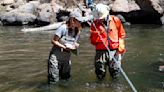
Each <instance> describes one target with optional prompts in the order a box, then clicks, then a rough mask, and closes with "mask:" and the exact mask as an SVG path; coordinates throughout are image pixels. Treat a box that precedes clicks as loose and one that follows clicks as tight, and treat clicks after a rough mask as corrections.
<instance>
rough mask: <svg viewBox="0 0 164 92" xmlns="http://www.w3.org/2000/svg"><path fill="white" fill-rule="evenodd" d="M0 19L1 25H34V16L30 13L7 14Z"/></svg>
mask: <svg viewBox="0 0 164 92" xmlns="http://www.w3.org/2000/svg"><path fill="white" fill-rule="evenodd" d="M0 19H1V22H2V24H3V25H25V24H31V23H34V22H35V20H36V16H35V15H33V14H30V13H19V12H17V13H16V12H7V13H5V14H3V15H1V16H0Z"/></svg>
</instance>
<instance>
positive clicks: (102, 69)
mask: <svg viewBox="0 0 164 92" xmlns="http://www.w3.org/2000/svg"><path fill="white" fill-rule="evenodd" d="M111 52H112V53H113V56H114V57H115V58H116V59H118V56H117V55H116V54H115V53H116V50H113V51H111ZM111 56H112V55H110V54H109V52H108V51H107V50H96V55H95V73H96V76H97V78H98V79H99V80H102V79H104V77H105V75H106V68H107V67H108V70H109V73H110V76H111V77H112V78H113V79H115V78H116V77H117V76H118V73H119V66H118V64H119V65H121V62H119V61H118V64H116V62H114V60H113V59H111V60H110V57H111Z"/></svg>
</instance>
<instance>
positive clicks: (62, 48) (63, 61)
mask: <svg viewBox="0 0 164 92" xmlns="http://www.w3.org/2000/svg"><path fill="white" fill-rule="evenodd" d="M81 28H82V27H81V23H80V22H79V21H78V20H77V19H76V18H75V17H70V18H69V19H68V21H67V22H66V24H63V25H61V26H60V27H59V28H58V29H57V30H56V31H55V34H54V37H53V38H52V44H53V47H52V50H51V51H50V55H49V59H48V83H49V84H54V83H56V82H58V81H59V80H68V79H69V78H70V77H71V74H70V71H71V60H70V57H71V51H72V50H75V49H77V48H78V46H79V44H78V43H77V40H78V38H79V35H80V30H81Z"/></svg>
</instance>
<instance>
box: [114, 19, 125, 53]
mask: <svg viewBox="0 0 164 92" xmlns="http://www.w3.org/2000/svg"><path fill="white" fill-rule="evenodd" d="M114 20H115V22H116V26H117V29H118V38H119V47H118V51H119V52H120V53H121V54H122V53H124V52H125V51H126V50H125V40H124V38H125V36H126V33H125V30H124V28H123V25H122V23H121V21H120V19H119V18H118V17H114Z"/></svg>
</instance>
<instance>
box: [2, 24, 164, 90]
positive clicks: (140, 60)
mask: <svg viewBox="0 0 164 92" xmlns="http://www.w3.org/2000/svg"><path fill="white" fill-rule="evenodd" d="M21 28H22V27H14V26H5V27H3V26H0V92H132V90H131V88H130V87H129V85H128V83H127V81H126V80H125V79H124V77H123V76H122V75H120V76H119V80H118V81H116V82H113V81H112V80H111V78H110V77H109V73H108V72H107V76H106V78H105V80H104V81H102V82H98V81H97V79H96V76H95V73H94V65H93V61H94V54H95V51H94V47H93V46H92V45H91V44H90V43H89V38H88V36H89V32H88V30H87V28H85V29H84V30H83V32H82V35H81V39H80V43H81V44H80V48H79V55H78V56H76V55H73V54H72V70H71V74H72V78H71V80H70V81H68V82H65V81H61V82H59V83H58V84H56V85H47V59H48V54H49V51H50V49H51V46H52V44H51V41H50V40H51V37H52V36H53V31H48V32H32V33H23V32H21V31H20V29H21ZM125 28H126V33H127V36H126V48H127V52H126V53H125V55H124V57H123V61H122V68H123V70H124V71H125V72H126V74H127V75H128V77H129V79H130V80H131V82H132V83H133V84H134V86H135V88H136V89H137V90H138V92H164V73H162V72H159V71H158V66H159V65H162V64H163V65H164V26H157V25H132V26H126V27H125Z"/></svg>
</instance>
